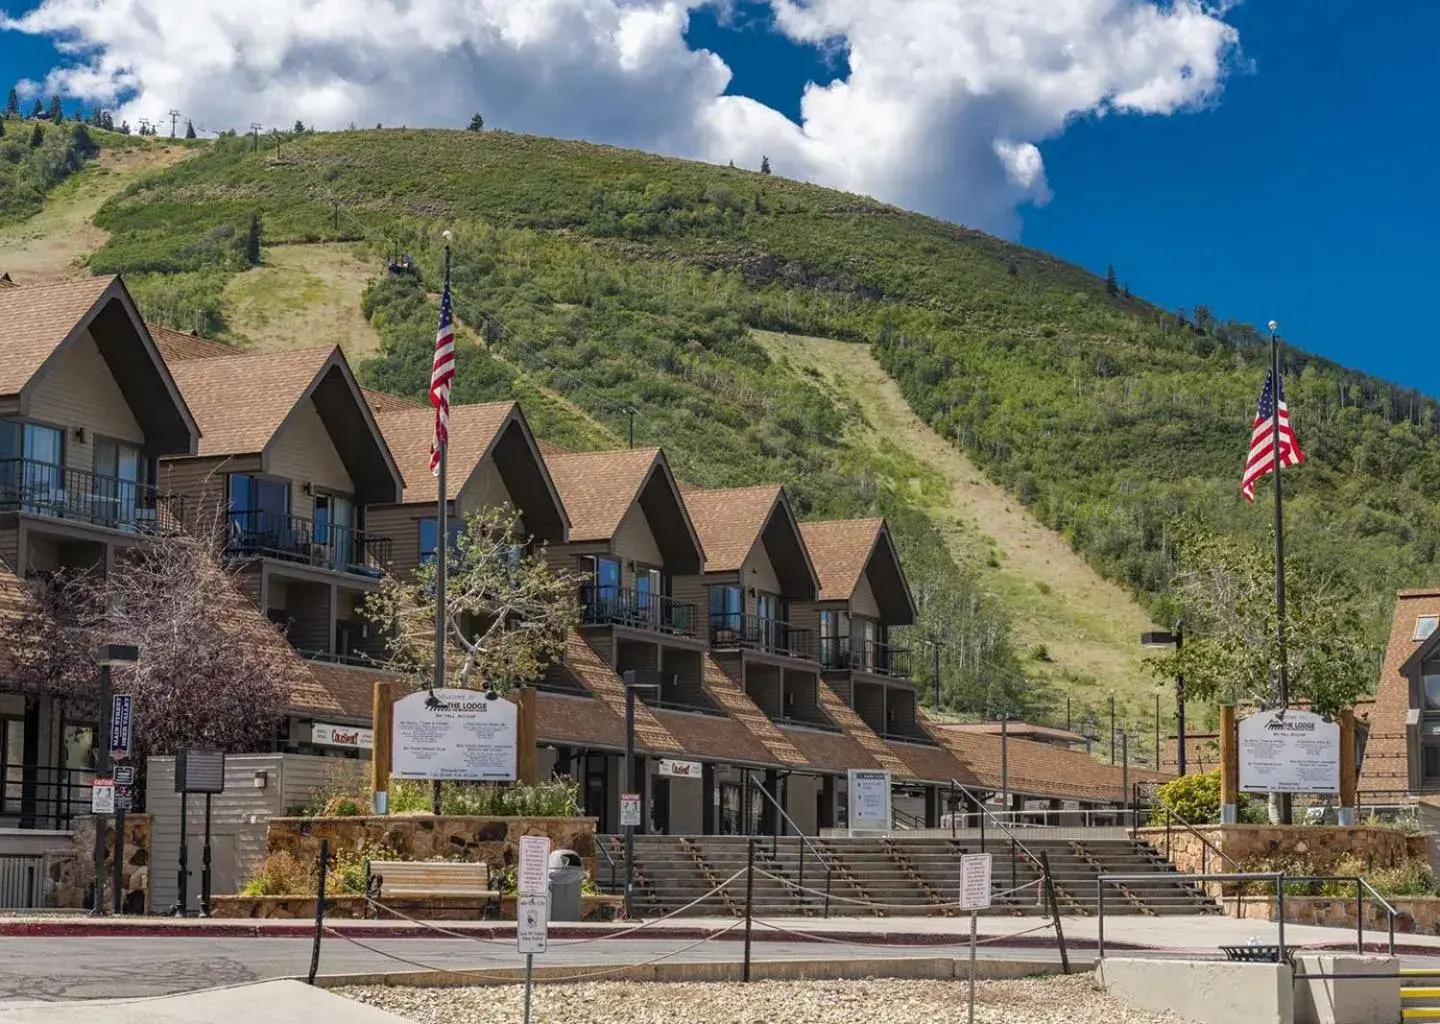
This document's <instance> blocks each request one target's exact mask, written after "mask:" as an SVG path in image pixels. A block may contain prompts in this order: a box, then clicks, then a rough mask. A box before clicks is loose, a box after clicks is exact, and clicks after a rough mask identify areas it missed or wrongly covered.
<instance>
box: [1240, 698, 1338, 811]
mask: <svg viewBox="0 0 1440 1024" xmlns="http://www.w3.org/2000/svg"><path fill="white" fill-rule="evenodd" d="M1239 734H1240V742H1239V748H1240V749H1239V752H1240V790H1241V792H1244V793H1325V794H1337V795H1338V794H1339V792H1340V725H1339V723H1338V722H1327V721H1325V719H1323V718H1321V717H1320V716H1319V715H1317V714H1315V713H1314V712H1311V711H1299V710H1296V709H1295V708H1289V709H1283V710H1282V709H1276V710H1273V711H1261V712H1258V713H1257V714H1253V715H1251V716H1250V717H1249V718H1246V719H1244V720H1242V721H1241V722H1240V727H1239Z"/></svg>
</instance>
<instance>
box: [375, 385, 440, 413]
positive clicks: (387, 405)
mask: <svg viewBox="0 0 1440 1024" xmlns="http://www.w3.org/2000/svg"><path fill="white" fill-rule="evenodd" d="M360 393H361V394H362V395H364V396H365V401H366V402H367V403H369V405H370V411H371V412H373V413H374V414H375V415H377V416H378V415H380V414H381V413H382V412H410V411H411V410H414V409H430V408H431V406H428V405H426V404H425V403H424V402H412V401H410V399H408V398H401V397H400V396H399V395H392V394H390V393H389V392H388V391H375V390H374V389H372V388H361V389H360Z"/></svg>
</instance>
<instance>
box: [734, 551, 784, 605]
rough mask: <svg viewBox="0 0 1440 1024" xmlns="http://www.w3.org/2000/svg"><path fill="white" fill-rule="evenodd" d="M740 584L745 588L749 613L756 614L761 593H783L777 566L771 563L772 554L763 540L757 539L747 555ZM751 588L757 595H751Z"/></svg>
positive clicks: (741, 572) (742, 565)
mask: <svg viewBox="0 0 1440 1024" xmlns="http://www.w3.org/2000/svg"><path fill="white" fill-rule="evenodd" d="M740 584H741V586H743V587H744V588H745V611H746V613H747V614H749V615H754V614H755V605H756V602H757V601H758V600H759V594H761V593H766V594H779V593H781V590H780V580H779V577H777V576H776V575H775V567H774V566H773V565H772V564H771V563H770V554H769V552H767V551H766V550H765V542H764V541H763V540H756V541H755V546H754V547H752V548H751V549H750V553H749V554H748V555H746V556H745V561H744V563H742V564H741V566H740ZM751 589H754V590H755V593H756V596H753V597H752V596H751V594H750V591H751Z"/></svg>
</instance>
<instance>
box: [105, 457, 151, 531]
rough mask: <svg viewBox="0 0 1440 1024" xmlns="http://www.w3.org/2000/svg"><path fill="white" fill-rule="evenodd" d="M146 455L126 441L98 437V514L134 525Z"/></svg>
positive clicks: (110, 519)
mask: <svg viewBox="0 0 1440 1024" xmlns="http://www.w3.org/2000/svg"><path fill="white" fill-rule="evenodd" d="M144 472H145V459H144V456H143V455H142V454H141V453H140V449H139V448H138V447H137V446H135V445H133V444H126V443H125V442H124V441H111V440H109V439H108V438H103V437H102V438H97V439H96V441H95V487H94V495H93V500H94V503H95V506H96V507H95V517H96V518H98V519H101V520H102V521H105V522H108V523H112V524H114V525H116V526H120V527H133V526H134V525H135V523H136V521H137V519H138V518H139V515H138V512H139V510H140V508H141V507H142V502H141V500H140V491H141V488H142V487H143V485H144V483H145V480H144Z"/></svg>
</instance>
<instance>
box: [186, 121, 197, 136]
mask: <svg viewBox="0 0 1440 1024" xmlns="http://www.w3.org/2000/svg"><path fill="white" fill-rule="evenodd" d="M185 137H186V138H187V139H193V138H195V122H194V121H190V120H186V122H185Z"/></svg>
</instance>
